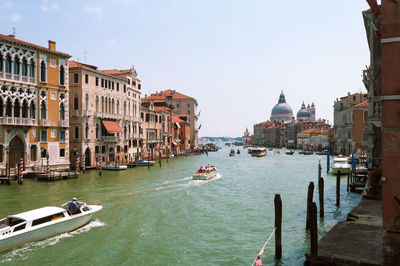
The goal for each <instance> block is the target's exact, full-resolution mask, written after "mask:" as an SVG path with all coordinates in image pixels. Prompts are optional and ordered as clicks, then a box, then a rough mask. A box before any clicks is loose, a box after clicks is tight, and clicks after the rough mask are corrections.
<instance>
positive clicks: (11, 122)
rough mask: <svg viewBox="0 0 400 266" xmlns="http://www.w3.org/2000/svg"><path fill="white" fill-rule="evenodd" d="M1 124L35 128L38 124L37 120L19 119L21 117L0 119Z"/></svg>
mask: <svg viewBox="0 0 400 266" xmlns="http://www.w3.org/2000/svg"><path fill="white" fill-rule="evenodd" d="M0 124H7V125H15V126H33V125H35V124H36V119H33V118H19V117H0Z"/></svg>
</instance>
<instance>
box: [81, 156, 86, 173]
mask: <svg viewBox="0 0 400 266" xmlns="http://www.w3.org/2000/svg"><path fill="white" fill-rule="evenodd" d="M85 170H86V163H85V154H82V171H83V172H85Z"/></svg>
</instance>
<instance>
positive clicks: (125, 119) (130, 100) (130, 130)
mask: <svg viewBox="0 0 400 266" xmlns="http://www.w3.org/2000/svg"><path fill="white" fill-rule="evenodd" d="M101 72H102V73H104V74H107V75H111V76H114V77H118V78H121V79H124V80H126V84H124V87H123V88H122V87H121V88H120V89H121V90H122V89H123V95H124V98H123V100H122V101H121V107H122V108H123V111H122V114H123V116H122V120H121V121H122V125H121V126H122V129H123V131H124V140H123V141H124V145H123V147H124V148H123V150H124V154H125V155H126V157H127V160H128V161H134V160H137V159H138V156H139V154H140V153H141V146H142V142H143V140H142V137H143V136H142V135H141V134H140V133H139V131H140V127H141V118H140V97H141V86H142V85H141V81H140V80H139V79H138V77H137V72H136V70H135V68H133V67H132V68H130V69H124V70H118V69H112V70H101ZM121 92H122V91H121Z"/></svg>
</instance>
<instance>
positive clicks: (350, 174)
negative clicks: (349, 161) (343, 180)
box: [347, 171, 351, 192]
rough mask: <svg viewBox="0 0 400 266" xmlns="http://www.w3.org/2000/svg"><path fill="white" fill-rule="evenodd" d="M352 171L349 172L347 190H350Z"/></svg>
mask: <svg viewBox="0 0 400 266" xmlns="http://www.w3.org/2000/svg"><path fill="white" fill-rule="evenodd" d="M350 176H351V171H350V172H348V173H347V192H349V186H350Z"/></svg>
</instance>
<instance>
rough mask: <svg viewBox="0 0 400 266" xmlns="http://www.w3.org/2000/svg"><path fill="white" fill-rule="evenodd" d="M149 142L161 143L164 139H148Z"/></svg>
mask: <svg viewBox="0 0 400 266" xmlns="http://www.w3.org/2000/svg"><path fill="white" fill-rule="evenodd" d="M147 142H148V143H159V142H162V140H160V139H148V140H147Z"/></svg>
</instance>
